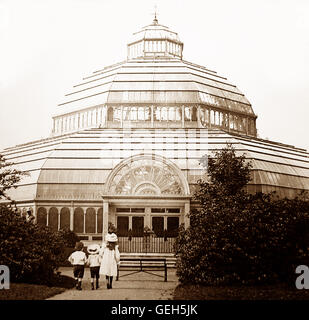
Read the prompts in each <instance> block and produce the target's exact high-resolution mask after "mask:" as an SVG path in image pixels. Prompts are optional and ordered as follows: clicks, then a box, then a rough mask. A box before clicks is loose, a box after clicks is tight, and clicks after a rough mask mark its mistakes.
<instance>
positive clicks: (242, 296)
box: [174, 284, 309, 300]
mask: <svg viewBox="0 0 309 320" xmlns="http://www.w3.org/2000/svg"><path fill="white" fill-rule="evenodd" d="M174 299H175V300H309V290H297V289H296V288H295V289H294V288H291V287H287V286H285V285H273V286H256V287H250V286H248V287H246V286H243V287H241V286H222V287H209V286H201V285H189V284H187V285H178V286H177V287H176V289H175V292H174Z"/></svg>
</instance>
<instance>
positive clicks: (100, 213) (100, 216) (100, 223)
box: [97, 208, 103, 233]
mask: <svg viewBox="0 0 309 320" xmlns="http://www.w3.org/2000/svg"><path fill="white" fill-rule="evenodd" d="M97 226H98V227H97V232H98V233H102V232H103V209H102V208H100V209H99V210H98V215H97Z"/></svg>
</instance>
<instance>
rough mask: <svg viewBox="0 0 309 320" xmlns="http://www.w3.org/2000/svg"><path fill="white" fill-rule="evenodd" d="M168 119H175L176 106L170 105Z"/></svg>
mask: <svg viewBox="0 0 309 320" xmlns="http://www.w3.org/2000/svg"><path fill="white" fill-rule="evenodd" d="M168 120H170V121H175V108H174V107H170V108H169V109H168Z"/></svg>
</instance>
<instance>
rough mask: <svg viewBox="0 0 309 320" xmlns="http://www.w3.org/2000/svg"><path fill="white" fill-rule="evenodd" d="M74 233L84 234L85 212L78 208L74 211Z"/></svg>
mask: <svg viewBox="0 0 309 320" xmlns="http://www.w3.org/2000/svg"><path fill="white" fill-rule="evenodd" d="M73 231H74V232H76V233H83V232H84V210H83V209H82V208H76V209H75V210H74V227H73Z"/></svg>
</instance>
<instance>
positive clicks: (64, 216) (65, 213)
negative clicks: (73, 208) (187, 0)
mask: <svg viewBox="0 0 309 320" xmlns="http://www.w3.org/2000/svg"><path fill="white" fill-rule="evenodd" d="M65 228H70V210H69V208H62V209H61V211H60V229H65Z"/></svg>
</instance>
